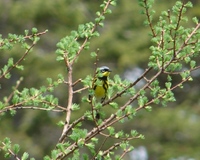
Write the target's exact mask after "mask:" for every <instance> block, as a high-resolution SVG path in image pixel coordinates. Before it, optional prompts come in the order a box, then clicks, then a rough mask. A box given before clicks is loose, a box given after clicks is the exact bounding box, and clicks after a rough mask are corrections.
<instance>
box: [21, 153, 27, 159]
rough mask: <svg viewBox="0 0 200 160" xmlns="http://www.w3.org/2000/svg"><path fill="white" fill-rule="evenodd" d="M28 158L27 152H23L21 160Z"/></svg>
mask: <svg viewBox="0 0 200 160" xmlns="http://www.w3.org/2000/svg"><path fill="white" fill-rule="evenodd" d="M28 157H29V154H28V153H27V152H24V154H23V155H22V158H21V159H22V160H26V159H28Z"/></svg>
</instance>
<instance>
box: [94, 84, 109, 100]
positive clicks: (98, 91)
mask: <svg viewBox="0 0 200 160" xmlns="http://www.w3.org/2000/svg"><path fill="white" fill-rule="evenodd" d="M94 93H95V97H97V98H102V97H105V95H106V91H105V89H104V88H103V86H96V87H95V92H94Z"/></svg>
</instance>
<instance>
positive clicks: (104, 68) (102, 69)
mask: <svg viewBox="0 0 200 160" xmlns="http://www.w3.org/2000/svg"><path fill="white" fill-rule="evenodd" d="M110 72H111V70H110V68H108V67H107V66H102V67H100V68H99V73H100V75H101V76H100V77H108V76H109V75H110Z"/></svg>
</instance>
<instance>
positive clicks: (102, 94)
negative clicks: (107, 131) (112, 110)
mask: <svg viewBox="0 0 200 160" xmlns="http://www.w3.org/2000/svg"><path fill="white" fill-rule="evenodd" d="M110 72H111V70H110V68H109V67H107V66H102V67H100V68H98V69H97V72H96V76H95V78H94V80H93V83H92V89H93V90H94V96H95V98H96V99H100V102H101V103H103V102H104V100H105V99H106V96H107V90H108V87H109V84H108V77H109V75H110ZM91 97H92V96H91V95H89V99H90V100H91ZM99 118H100V114H99V113H98V112H97V113H96V119H99Z"/></svg>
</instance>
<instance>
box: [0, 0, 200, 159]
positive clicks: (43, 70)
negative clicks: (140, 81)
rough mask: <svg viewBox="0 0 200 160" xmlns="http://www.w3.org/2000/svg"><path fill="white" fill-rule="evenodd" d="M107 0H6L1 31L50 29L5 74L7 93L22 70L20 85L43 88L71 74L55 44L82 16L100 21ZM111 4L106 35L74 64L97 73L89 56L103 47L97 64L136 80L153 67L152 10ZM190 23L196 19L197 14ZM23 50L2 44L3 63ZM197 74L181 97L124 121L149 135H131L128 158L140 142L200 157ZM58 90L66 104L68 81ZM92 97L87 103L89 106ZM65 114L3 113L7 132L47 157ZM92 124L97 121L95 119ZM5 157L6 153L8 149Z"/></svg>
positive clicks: (2, 129)
mask: <svg viewBox="0 0 200 160" xmlns="http://www.w3.org/2000/svg"><path fill="white" fill-rule="evenodd" d="M101 3H102V1H100V0H56V1H50V0H29V1H27V0H1V1H0V34H2V37H3V38H6V37H7V34H8V33H16V34H24V30H25V29H31V28H33V27H36V28H38V30H39V31H44V30H46V29H48V32H47V34H45V35H43V36H42V37H41V40H40V41H39V43H38V44H37V45H36V46H35V47H34V49H33V51H32V52H31V53H30V54H29V55H28V58H26V60H25V61H23V65H25V69H24V71H17V70H13V71H12V78H11V79H10V80H1V81H0V83H1V90H0V98H1V100H2V99H3V97H4V96H7V95H8V94H9V93H10V91H11V90H12V86H13V85H15V83H16V80H18V79H19V78H20V77H21V76H23V77H24V81H23V82H22V85H21V86H20V88H19V89H22V88H23V87H27V88H30V87H36V88H39V87H40V86H42V85H46V84H47V83H46V78H47V77H51V78H53V79H56V77H57V75H58V74H59V73H62V74H63V75H64V76H65V77H66V76H67V75H66V68H65V65H64V64H63V63H60V62H57V61H56V54H55V50H56V44H57V42H58V41H59V40H60V39H61V38H63V37H64V36H66V35H69V34H70V32H71V31H72V30H76V29H77V28H78V25H79V24H82V23H86V22H90V21H94V18H95V13H96V11H98V10H99V5H100V4H101ZM174 3H175V1H174V0H168V1H166V0H155V5H154V7H153V8H154V9H155V10H156V13H155V15H154V22H155V23H156V21H157V19H158V16H159V15H160V13H161V11H163V10H168V9H170V8H171V7H172V6H173V5H174ZM192 3H193V5H194V7H193V8H191V9H189V10H188V12H187V13H186V15H187V16H188V17H189V18H191V17H194V16H196V17H197V18H200V0H193V1H192ZM111 9H112V11H113V13H112V14H111V15H107V17H106V20H105V24H104V25H105V26H104V28H101V27H99V28H98V31H99V32H100V35H101V36H100V37H97V38H93V39H92V40H91V46H90V49H89V50H88V51H84V52H83V53H82V54H81V56H80V58H79V61H78V63H76V64H75V66H74V75H73V76H74V80H76V79H78V78H85V76H86V75H88V74H93V68H94V62H95V59H92V58H91V57H90V52H92V51H96V50H97V49H99V55H98V57H99V63H98V66H101V65H107V66H109V67H110V68H111V69H112V71H113V72H112V75H111V78H112V77H113V76H114V75H115V74H119V75H120V76H121V77H122V79H124V78H127V79H129V80H134V79H135V78H137V76H139V75H140V74H141V73H142V71H143V70H144V69H145V68H146V67H147V62H148V57H149V55H150V54H151V53H150V50H149V46H150V45H151V42H150V38H151V37H150V36H149V33H150V29H149V28H148V27H147V26H145V25H144V24H143V22H144V19H145V17H144V15H142V14H141V13H140V12H141V8H140V7H139V6H138V2H137V1H133V0H124V1H122V0H119V1H118V5H117V7H111ZM186 25H187V26H194V24H193V23H192V22H191V20H189V21H188V24H186ZM23 53H24V50H22V49H21V48H20V46H18V45H16V46H15V47H14V49H12V50H10V51H3V50H1V51H0V67H2V66H4V65H5V63H6V61H7V59H8V58H9V57H14V58H16V59H17V58H19V57H20V56H21V55H22V54H23ZM194 77H195V78H194V81H193V82H191V83H187V84H185V85H184V89H183V90H176V91H175V96H176V98H177V101H176V102H175V103H170V104H168V106H167V107H161V106H155V107H153V111H152V112H146V111H140V112H139V113H138V114H137V116H136V117H135V118H134V119H133V121H132V122H130V124H127V125H124V124H122V125H119V126H117V128H118V129H122V130H129V129H130V128H131V129H136V130H137V131H138V132H140V133H142V134H144V135H145V140H134V141H133V142H132V144H133V145H134V146H135V148H136V150H135V151H134V152H132V153H130V154H129V155H127V157H126V158H127V159H132V160H135V159H134V158H135V157H136V155H138V154H139V156H141V154H142V153H141V154H140V152H141V150H140V149H141V148H142V149H143V152H144V153H145V154H146V155H147V157H148V158H147V159H149V160H160V159H162V160H168V159H169V160H172V159H181V158H183V159H189V158H194V159H198V157H200V145H199V144H200V125H199V124H198V123H199V122H200V117H199V114H200V100H199V96H200V94H199V80H200V75H199V73H198V72H195V73H194ZM161 80H162V79H161ZM174 81H176V79H175V80H174ZM65 88H66V89H65ZM54 95H55V96H57V97H58V98H59V103H60V105H63V106H65V105H66V104H67V103H66V100H67V86H66V85H61V86H59V87H58V88H57V89H56V90H55V92H54ZM81 96H82V95H80V94H77V95H76V97H75V102H76V103H79V102H80V100H81ZM86 105H87V104H81V106H82V107H83V106H86ZM85 108H86V109H88V108H87V107H85ZM85 108H83V110H85ZM81 113H82V112H81ZM81 113H80V112H75V113H73V118H74V119H75V118H77V117H79V116H80V115H81ZM64 117H65V115H64V114H57V113H52V112H44V111H36V110H18V111H17V114H16V115H14V116H11V115H10V114H9V113H6V114H5V116H2V117H0V140H2V139H4V138H5V137H10V138H11V140H12V142H13V143H18V144H20V145H21V149H22V151H27V152H29V153H30V155H31V156H33V157H35V158H36V159H41V158H42V157H43V156H44V155H46V154H49V153H50V150H51V149H53V148H54V147H55V144H56V143H57V140H58V138H59V136H60V134H61V131H62V128H59V127H58V126H57V125H56V123H57V122H58V121H59V120H64ZM87 127H91V124H88V126H87ZM0 159H4V158H3V153H2V152H0Z"/></svg>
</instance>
